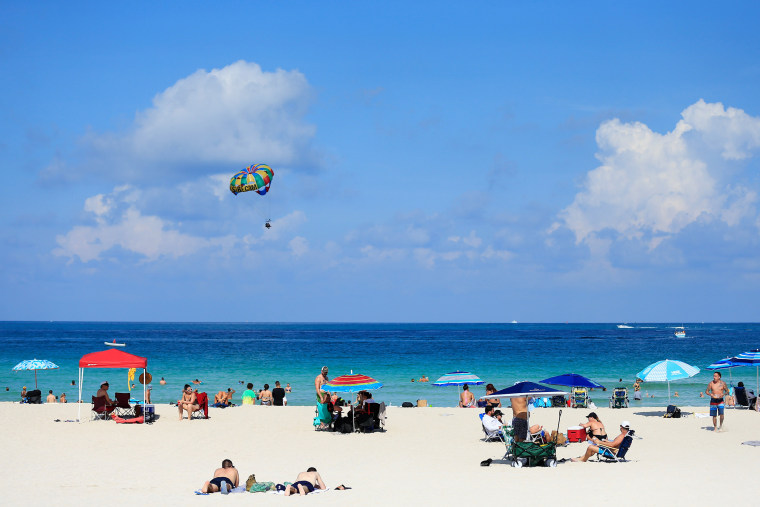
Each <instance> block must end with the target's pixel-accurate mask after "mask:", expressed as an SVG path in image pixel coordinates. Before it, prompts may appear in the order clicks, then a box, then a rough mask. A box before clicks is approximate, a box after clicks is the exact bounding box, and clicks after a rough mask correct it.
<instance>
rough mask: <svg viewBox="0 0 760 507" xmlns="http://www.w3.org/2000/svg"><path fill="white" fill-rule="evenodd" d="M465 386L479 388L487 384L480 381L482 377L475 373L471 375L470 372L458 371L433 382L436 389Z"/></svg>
mask: <svg viewBox="0 0 760 507" xmlns="http://www.w3.org/2000/svg"><path fill="white" fill-rule="evenodd" d="M465 384H467V385H472V386H479V385H482V384H485V382H483V381H482V380H480V377H478V376H477V375H475V374H473V373H470V372H469V371H458V370H457V371H452V372H451V373H447V374H446V375H444V376H442V377H441V378H439V379H438V380H436V381H435V382H433V385H434V386H436V387H446V386H463V385H465ZM458 392H459V389H457V393H458Z"/></svg>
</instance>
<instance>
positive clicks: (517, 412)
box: [511, 396, 528, 442]
mask: <svg viewBox="0 0 760 507" xmlns="http://www.w3.org/2000/svg"><path fill="white" fill-rule="evenodd" d="M511 404H512V428H513V429H514V432H515V442H523V441H525V440H526V439H527V438H528V398H526V397H525V396H521V397H519V398H512V400H511Z"/></svg>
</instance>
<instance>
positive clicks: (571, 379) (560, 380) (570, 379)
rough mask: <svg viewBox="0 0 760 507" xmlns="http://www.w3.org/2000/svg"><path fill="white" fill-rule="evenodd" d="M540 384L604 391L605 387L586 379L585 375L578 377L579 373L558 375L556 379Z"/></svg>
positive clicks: (543, 381)
mask: <svg viewBox="0 0 760 507" xmlns="http://www.w3.org/2000/svg"><path fill="white" fill-rule="evenodd" d="M539 382H541V383H542V384H550V385H553V386H568V387H591V388H594V389H604V386H603V385H602V384H598V383H596V382H594V381H593V380H591V379H590V378H587V377H584V376H583V375H578V374H577V373H565V374H564V375H557V376H556V377H551V378H545V379H544V380H539Z"/></svg>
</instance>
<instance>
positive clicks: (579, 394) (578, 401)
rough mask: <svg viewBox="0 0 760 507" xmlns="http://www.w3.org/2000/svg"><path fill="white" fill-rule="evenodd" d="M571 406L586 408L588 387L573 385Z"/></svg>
mask: <svg viewBox="0 0 760 507" xmlns="http://www.w3.org/2000/svg"><path fill="white" fill-rule="evenodd" d="M571 396H572V398H571V399H572V408H588V389H586V388H585V387H573V393H572V395H571Z"/></svg>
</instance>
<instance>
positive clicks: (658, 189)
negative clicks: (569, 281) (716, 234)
mask: <svg viewBox="0 0 760 507" xmlns="http://www.w3.org/2000/svg"><path fill="white" fill-rule="evenodd" d="M682 117H683V119H682V120H680V121H679V122H678V123H677V124H676V126H675V128H674V129H673V130H672V131H671V132H668V133H666V134H659V133H657V132H653V131H652V130H651V129H650V128H649V127H647V126H646V125H644V124H643V123H639V122H634V123H622V122H620V121H619V120H617V119H614V120H611V121H607V122H605V123H603V124H602V125H601V126H600V127H599V129H598V130H597V134H596V141H597V144H598V146H599V149H600V152H599V153H598V154H597V157H598V158H599V160H600V161H601V163H602V165H601V166H599V167H597V168H596V169H594V170H592V171H590V172H589V173H588V174H587V176H586V181H585V182H584V185H583V189H582V190H581V191H580V192H579V193H578V194H577V195H576V196H575V199H574V201H573V203H572V204H570V206H568V207H567V208H565V209H564V210H562V212H560V214H559V218H560V220H561V222H557V223H555V224H554V225H552V227H551V228H550V229H549V232H550V233H551V232H553V231H555V230H557V229H558V228H559V227H560V226H562V225H564V226H566V227H568V228H569V229H570V230H572V231H573V232H574V233H575V237H576V242H578V243H580V242H584V241H585V242H586V243H588V239H589V238H590V237H592V236H594V235H596V234H598V233H600V232H602V231H604V230H612V231H616V232H617V233H618V234H619V235H620V236H622V237H624V238H628V239H631V238H639V239H645V240H646V241H647V242H648V243H649V245H650V249H653V248H656V246H657V245H658V244H659V243H660V242H661V241H662V240H663V239H665V238H666V237H668V236H669V235H672V234H675V233H677V232H679V231H681V230H682V229H683V228H684V227H686V226H688V225H689V224H692V223H694V222H696V221H697V220H699V219H700V218H701V217H704V219H705V220H712V219H719V220H723V221H725V222H726V223H727V224H728V225H733V224H736V223H737V222H738V221H739V220H740V219H741V217H742V216H745V215H746V214H748V213H754V207H753V206H752V203H753V202H754V201H755V200H756V194H755V193H754V192H751V191H749V190H747V189H745V188H743V187H741V186H740V185H734V186H733V187H730V186H729V185H728V184H727V183H722V182H723V181H724V180H725V179H726V174H727V171H728V166H727V163H726V161H730V160H738V159H743V158H747V157H749V156H750V155H751V154H752V151H753V150H755V149H756V148H758V147H759V146H760V119H758V118H753V117H751V116H749V115H747V114H746V113H744V112H743V111H741V110H739V109H734V108H728V109H727V110H726V109H724V107H723V105H722V104H719V103H718V104H706V103H705V102H704V101H702V100H700V101H698V102H697V103H695V104H693V105H691V106H689V107H688V108H686V109H685V110H684V111H683V113H682Z"/></svg>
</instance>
